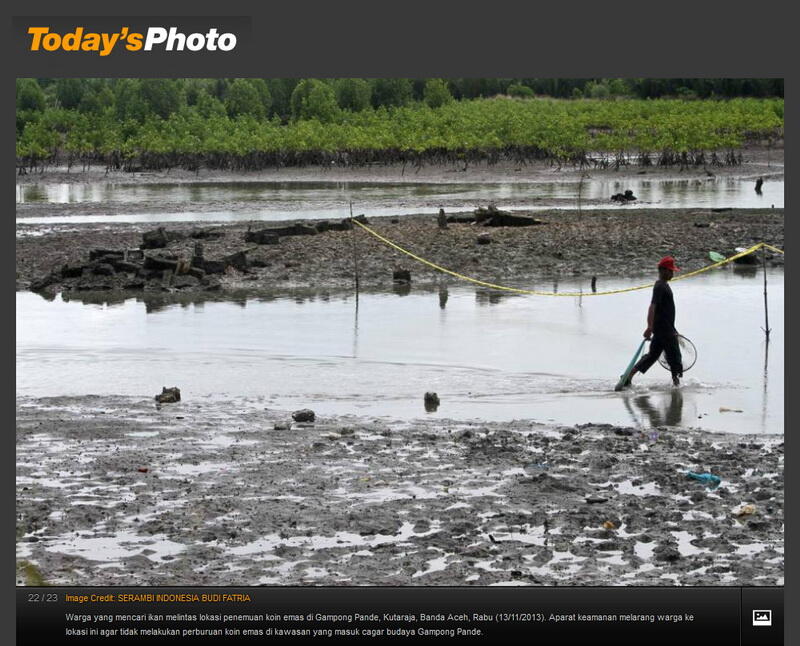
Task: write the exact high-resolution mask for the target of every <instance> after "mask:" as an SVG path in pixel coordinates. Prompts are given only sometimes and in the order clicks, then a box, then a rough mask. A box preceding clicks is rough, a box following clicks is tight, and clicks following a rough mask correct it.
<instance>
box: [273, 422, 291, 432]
mask: <svg viewBox="0 0 800 646" xmlns="http://www.w3.org/2000/svg"><path fill="white" fill-rule="evenodd" d="M272 429H273V430H275V431H290V430H291V429H292V423H291V422H275V424H274V425H273V427H272Z"/></svg>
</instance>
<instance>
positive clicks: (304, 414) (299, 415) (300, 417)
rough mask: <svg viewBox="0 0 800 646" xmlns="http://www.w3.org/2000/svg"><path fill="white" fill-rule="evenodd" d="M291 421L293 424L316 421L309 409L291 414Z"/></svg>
mask: <svg viewBox="0 0 800 646" xmlns="http://www.w3.org/2000/svg"><path fill="white" fill-rule="evenodd" d="M292 419H293V420H294V421H295V422H313V421H314V420H315V419H316V415H314V411H313V410H311V409H310V408H302V409H300V410H296V411H295V412H294V413H292Z"/></svg>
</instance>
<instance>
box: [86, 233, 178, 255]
mask: <svg viewBox="0 0 800 646" xmlns="http://www.w3.org/2000/svg"><path fill="white" fill-rule="evenodd" d="M182 238H183V234H181V233H178V232H176V231H167V230H166V229H165V228H164V227H158V228H157V229H155V230H153V231H145V232H144V233H143V234H142V244H141V245H139V248H140V249H163V248H164V247H166V246H167V245H168V244H169V243H170V242H173V241H174V240H181V239H182ZM90 259H91V258H90Z"/></svg>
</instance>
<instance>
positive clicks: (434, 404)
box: [425, 392, 439, 413]
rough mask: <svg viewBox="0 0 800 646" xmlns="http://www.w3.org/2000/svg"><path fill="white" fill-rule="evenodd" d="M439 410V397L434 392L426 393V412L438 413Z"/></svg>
mask: <svg viewBox="0 0 800 646" xmlns="http://www.w3.org/2000/svg"><path fill="white" fill-rule="evenodd" d="M438 408H439V395H437V394H436V393H433V392H427V393H425V410H426V411H428V412H429V413H432V412H434V411H436V410H437V409H438Z"/></svg>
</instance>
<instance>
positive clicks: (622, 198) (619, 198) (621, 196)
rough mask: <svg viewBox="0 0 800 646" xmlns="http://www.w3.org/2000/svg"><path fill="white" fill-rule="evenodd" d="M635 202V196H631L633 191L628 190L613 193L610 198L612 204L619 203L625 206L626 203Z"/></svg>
mask: <svg viewBox="0 0 800 646" xmlns="http://www.w3.org/2000/svg"><path fill="white" fill-rule="evenodd" d="M634 200H636V196H635V195H634V194H633V191H632V190H630V189H628V190H626V191H625V192H624V193H615V194H614V195H612V196H611V201H612V202H620V203H622V204H625V203H627V202H633V201H634Z"/></svg>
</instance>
